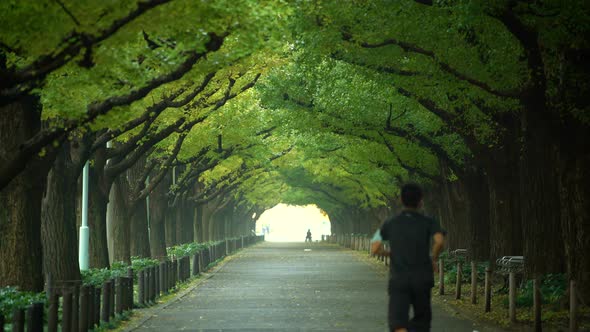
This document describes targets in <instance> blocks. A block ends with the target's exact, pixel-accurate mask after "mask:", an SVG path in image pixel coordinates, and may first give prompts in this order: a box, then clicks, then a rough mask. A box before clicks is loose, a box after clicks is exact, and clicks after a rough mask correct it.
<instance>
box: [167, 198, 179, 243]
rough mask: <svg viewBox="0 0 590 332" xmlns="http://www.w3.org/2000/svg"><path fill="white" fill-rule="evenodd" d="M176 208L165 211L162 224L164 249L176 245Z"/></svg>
mask: <svg viewBox="0 0 590 332" xmlns="http://www.w3.org/2000/svg"><path fill="white" fill-rule="evenodd" d="M177 209H178V208H177V207H176V206H172V207H169V208H168V209H166V215H165V217H164V224H165V229H166V247H173V246H175V245H177V244H178V242H177V241H176V212H177Z"/></svg>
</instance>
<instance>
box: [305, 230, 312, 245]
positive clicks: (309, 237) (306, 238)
mask: <svg viewBox="0 0 590 332" xmlns="http://www.w3.org/2000/svg"><path fill="white" fill-rule="evenodd" d="M308 241H309V242H310V243H311V230H309V229H308V230H307V235H306V236H305V242H308Z"/></svg>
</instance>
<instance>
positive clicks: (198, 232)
mask: <svg viewBox="0 0 590 332" xmlns="http://www.w3.org/2000/svg"><path fill="white" fill-rule="evenodd" d="M194 209H195V212H194V215H195V219H194V222H193V227H194V228H193V241H194V242H197V243H201V242H203V207H202V206H201V205H200V204H199V205H195V207H194Z"/></svg>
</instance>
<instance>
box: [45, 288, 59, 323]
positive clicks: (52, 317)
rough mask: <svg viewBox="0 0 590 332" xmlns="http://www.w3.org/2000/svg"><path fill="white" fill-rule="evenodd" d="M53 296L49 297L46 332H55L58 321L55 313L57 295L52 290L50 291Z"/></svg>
mask: <svg viewBox="0 0 590 332" xmlns="http://www.w3.org/2000/svg"><path fill="white" fill-rule="evenodd" d="M51 292H52V293H53V294H50V295H49V310H48V311H47V331H49V332H56V331H57V321H58V320H59V318H58V316H57V313H58V310H59V295H57V293H56V292H55V290H54V289H52V290H51Z"/></svg>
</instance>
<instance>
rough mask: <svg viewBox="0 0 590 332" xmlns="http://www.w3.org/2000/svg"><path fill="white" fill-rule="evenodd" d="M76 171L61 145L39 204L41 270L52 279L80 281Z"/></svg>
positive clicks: (63, 146)
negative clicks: (40, 213)
mask: <svg viewBox="0 0 590 332" xmlns="http://www.w3.org/2000/svg"><path fill="white" fill-rule="evenodd" d="M78 175H79V170H78V169H76V168H74V165H73V164H72V161H71V157H70V144H69V143H65V144H63V145H62V146H61V147H60V148H59V151H58V154H57V158H56V159H55V162H54V164H53V167H52V168H51V170H50V171H49V175H48V176H47V187H46V191H45V195H44V197H43V204H42V223H41V231H42V232H41V240H42V245H43V269H44V272H45V273H46V274H47V273H49V274H51V276H52V278H53V280H79V279H80V267H79V265H78V240H77V236H76V233H77V232H76V231H77V229H76V196H77V192H78V190H77V184H78V181H77V180H78Z"/></svg>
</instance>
